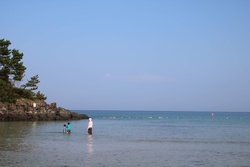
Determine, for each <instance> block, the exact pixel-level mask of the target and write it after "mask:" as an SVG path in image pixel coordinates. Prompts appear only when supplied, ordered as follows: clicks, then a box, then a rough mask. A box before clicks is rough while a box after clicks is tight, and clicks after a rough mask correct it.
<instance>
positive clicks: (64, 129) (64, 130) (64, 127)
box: [63, 124, 67, 133]
mask: <svg viewBox="0 0 250 167" xmlns="http://www.w3.org/2000/svg"><path fill="white" fill-rule="evenodd" d="M66 132H67V130H66V124H64V125H63V133H66Z"/></svg>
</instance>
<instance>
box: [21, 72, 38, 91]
mask: <svg viewBox="0 0 250 167" xmlns="http://www.w3.org/2000/svg"><path fill="white" fill-rule="evenodd" d="M39 82H40V81H39V79H38V75H35V76H33V77H31V78H30V80H28V82H27V83H26V84H25V85H22V86H21V87H22V88H24V89H25V88H26V87H31V90H36V89H38V86H37V84H38V83H39Z"/></svg>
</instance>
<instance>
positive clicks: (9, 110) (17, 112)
mask: <svg viewBox="0 0 250 167" xmlns="http://www.w3.org/2000/svg"><path fill="white" fill-rule="evenodd" d="M88 118H89V117H88V116H87V115H85V114H79V113H75V112H71V111H70V110H67V109H64V108H61V107H57V105H56V103H51V104H47V103H46V102H44V101H42V100H36V101H32V100H27V99H20V100H18V101H17V103H16V104H8V103H0V121H52V120H80V119H88Z"/></svg>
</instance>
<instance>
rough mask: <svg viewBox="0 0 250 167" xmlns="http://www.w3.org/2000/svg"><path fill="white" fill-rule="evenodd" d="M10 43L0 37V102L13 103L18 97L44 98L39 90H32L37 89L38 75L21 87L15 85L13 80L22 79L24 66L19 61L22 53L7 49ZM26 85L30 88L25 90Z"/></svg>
mask: <svg viewBox="0 0 250 167" xmlns="http://www.w3.org/2000/svg"><path fill="white" fill-rule="evenodd" d="M10 45H11V42H10V41H9V40H5V39H0V102H8V103H15V102H16V100H17V99H18V98H26V99H39V100H46V98H47V97H46V96H45V95H44V94H42V93H40V91H39V92H38V93H34V92H32V90H36V89H38V86H37V84H38V83H39V82H40V81H39V79H38V75H35V76H33V77H31V79H30V80H28V82H27V83H26V84H24V85H22V86H21V88H18V87H15V82H16V81H21V80H22V79H23V77H24V73H25V70H26V67H25V66H24V65H23V62H22V61H21V60H22V58H23V53H19V51H18V50H16V49H12V50H11V49H9V46H10ZM26 87H30V89H29V90H26V89H25V88H26Z"/></svg>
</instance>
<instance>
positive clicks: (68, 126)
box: [67, 122, 71, 133]
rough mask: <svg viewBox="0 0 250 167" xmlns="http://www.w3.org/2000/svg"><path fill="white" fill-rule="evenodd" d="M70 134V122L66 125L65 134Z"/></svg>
mask: <svg viewBox="0 0 250 167" xmlns="http://www.w3.org/2000/svg"><path fill="white" fill-rule="evenodd" d="M70 132H71V126H70V122H68V125H67V133H70Z"/></svg>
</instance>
